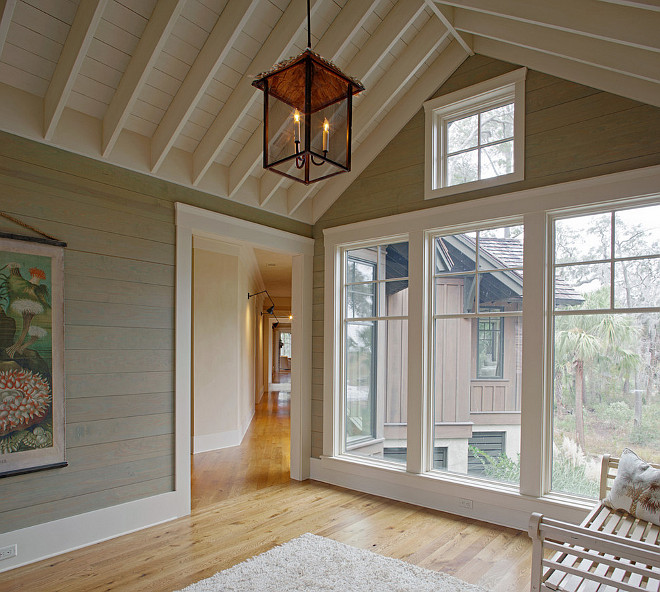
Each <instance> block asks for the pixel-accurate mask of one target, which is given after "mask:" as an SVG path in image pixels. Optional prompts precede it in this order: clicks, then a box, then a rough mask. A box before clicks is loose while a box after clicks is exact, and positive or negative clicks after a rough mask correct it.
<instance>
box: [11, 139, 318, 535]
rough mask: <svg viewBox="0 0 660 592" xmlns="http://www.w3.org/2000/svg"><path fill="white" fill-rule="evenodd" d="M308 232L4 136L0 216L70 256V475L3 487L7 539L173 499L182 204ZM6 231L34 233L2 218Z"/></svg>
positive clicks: (41, 476)
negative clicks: (177, 212) (84, 516)
mask: <svg viewBox="0 0 660 592" xmlns="http://www.w3.org/2000/svg"><path fill="white" fill-rule="evenodd" d="M177 201H178V202H184V203H189V204H191V205H195V206H199V207H203V208H206V209H209V210H213V211H217V212H221V213H224V214H228V215H232V216H235V217H238V218H243V219H251V220H252V221H256V222H260V223H268V225H269V226H274V227H278V228H280V229H283V230H288V231H290V232H297V233H299V234H304V235H306V236H309V235H310V234H311V227H310V226H309V225H306V224H302V223H299V222H296V221H293V220H288V219H285V218H281V217H278V216H273V215H271V216H270V217H269V218H268V220H267V221H266V220H264V215H263V214H262V213H261V212H258V211H256V210H254V209H253V208H249V207H247V206H244V205H242V204H238V203H234V202H229V201H227V200H222V199H219V198H217V197H213V196H210V195H208V194H204V193H203V192H199V191H193V190H189V189H186V188H183V187H180V186H176V185H174V184H172V183H167V182H165V181H161V180H158V179H155V178H152V177H149V176H147V175H141V174H137V173H133V172H130V171H125V170H122V169H119V168H117V167H114V166H112V165H107V164H104V163H101V162H98V161H93V160H91V159H88V158H84V157H81V156H78V155H73V154H71V153H67V152H64V151H62V150H59V149H57V148H53V147H48V146H44V145H41V144H38V143H36V142H32V141H29V140H25V139H21V138H18V137H16V136H13V135H10V134H6V133H2V132H0V211H1V212H6V213H7V214H10V215H11V216H13V217H15V218H18V219H20V220H22V221H23V222H25V223H27V224H30V225H32V226H34V227H36V228H38V229H39V230H42V231H43V232H46V233H48V234H50V235H52V236H55V237H57V238H58V239H60V240H62V241H65V242H66V243H67V245H68V246H67V248H66V249H65V255H64V271H65V286H64V295H65V347H66V351H65V409H66V460H67V462H68V466H67V467H64V468H59V469H52V470H44V471H38V472H34V473H27V474H23V475H15V476H10V477H5V478H1V479H0V533H1V532H9V531H13V530H16V529H20V528H25V527H28V526H32V525H35V524H40V523H43V522H47V521H51V520H55V519H59V518H65V517H69V516H73V515H76V514H81V513H84V512H87V511H91V510H96V509H100V508H104V507H108V506H112V505H115V504H120V503H123V502H128V501H132V500H136V499H139V498H144V497H148V496H152V495H156V494H160V493H164V492H168V491H172V490H173V489H174V400H175V399H174V384H175V376H174V318H175V316H174V313H175V309H174V295H175V291H174V282H175V224H174V203H175V202H177ZM0 230H1V231H5V232H11V233H15V234H28V235H31V234H32V233H31V232H30V231H27V230H25V229H22V228H20V227H18V226H16V225H14V224H12V223H11V222H8V221H6V220H4V219H1V218H0Z"/></svg>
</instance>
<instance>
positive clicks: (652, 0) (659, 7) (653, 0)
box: [601, 0, 660, 12]
mask: <svg viewBox="0 0 660 592" xmlns="http://www.w3.org/2000/svg"><path fill="white" fill-rule="evenodd" d="M601 2H607V3H608V4H618V5H620V6H630V7H632V8H641V9H643V10H654V11H656V12H660V4H658V0H601Z"/></svg>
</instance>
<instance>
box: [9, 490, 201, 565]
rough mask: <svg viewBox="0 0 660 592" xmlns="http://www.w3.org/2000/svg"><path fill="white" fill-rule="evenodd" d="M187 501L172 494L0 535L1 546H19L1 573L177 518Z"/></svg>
mask: <svg viewBox="0 0 660 592" xmlns="http://www.w3.org/2000/svg"><path fill="white" fill-rule="evenodd" d="M188 498H189V496H186V495H184V494H181V493H178V492H176V491H172V492H169V493H162V494H160V495H155V496H152V497H147V498H143V499H139V500H135V501H132V502H126V503H124V504H119V505H116V506H111V507H109V508H103V509H101V510H94V511H92V512H85V513H84V514H78V515H76V516H71V517H69V518H61V519H59V520H53V521H52V522H45V523H44V524H37V525H36V526H29V527H27V528H21V529H19V530H14V531H12V532H6V533H3V534H0V547H6V546H9V545H17V547H18V554H17V556H16V557H12V558H11V559H5V560H3V561H2V562H0V572H4V571H7V570H9V569H14V568H17V567H20V566H22V565H27V564H28V563H34V562H35V561H40V560H42V559H47V558H49V557H53V556H54V555H60V554H62V553H67V552H68V551H73V550H75V549H79V548H81V547H86V546H88V545H93V544H95V543H100V542H101V541H106V540H108V539H112V538H115V537H118V536H121V535H124V534H128V533H131V532H135V531H136V530H141V529H143V528H147V527H149V526H155V525H156V524H160V523H162V522H167V521H169V520H174V519H175V518H180V517H181V516H185V515H187V514H189V513H190V506H189V504H188V503H186V500H187V499H188Z"/></svg>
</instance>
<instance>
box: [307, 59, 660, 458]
mask: <svg viewBox="0 0 660 592" xmlns="http://www.w3.org/2000/svg"><path fill="white" fill-rule="evenodd" d="M519 67H520V66H517V65H514V64H510V63H506V62H502V61H499V60H494V59H492V58H488V57H485V56H480V55H475V56H473V57H470V58H468V59H467V60H466V61H465V62H463V64H462V65H461V66H460V67H459V68H458V69H457V70H456V72H455V73H454V74H453V75H452V76H451V77H450V78H449V79H448V80H447V81H446V82H445V84H443V85H442V87H440V89H438V91H437V92H436V93H435V94H434V95H433V96H434V97H438V96H441V95H444V94H447V93H450V92H453V91H456V90H459V89H462V88H465V87H468V86H471V85H473V84H477V83H479V82H483V81H485V80H489V79H491V78H494V77H496V76H499V75H501V74H505V73H506V72H510V71H512V70H515V69H517V68H519ZM525 91H526V98H525V110H526V123H525V179H524V180H523V181H519V182H516V183H510V184H507V185H501V186H499V187H493V188H487V189H482V190H479V191H472V192H466V193H460V194H456V195H449V196H446V197H443V198H438V199H432V200H425V199H424V110H423V108H422V105H420V110H419V111H418V112H417V114H416V115H415V116H414V117H413V118H412V119H411V120H410V121H409V122H408V124H407V125H406V126H405V127H404V128H403V129H402V130H401V132H399V134H398V135H397V136H396V137H395V138H394V139H393V140H392V141H391V142H390V143H389V144H388V146H386V147H385V148H384V149H383V151H382V152H381V153H380V155H379V156H378V157H377V158H376V159H375V160H374V161H373V162H372V163H371V164H370V165H369V166H368V167H367V168H366V169H365V170H364V171H363V172H362V174H361V175H360V176H359V177H358V178H357V179H356V180H355V181H354V182H353V183H352V184H351V186H350V187H349V188H348V189H347V190H346V191H345V192H344V193H343V194H342V195H341V197H340V198H339V199H338V200H337V201H336V202H335V203H334V204H333V205H332V206H331V207H330V208H329V209H328V211H327V212H326V213H325V214H324V215H323V216H322V217H321V218H320V219H319V221H318V222H317V223H316V224H315V225H314V238H315V239H316V243H317V245H316V247H317V256H316V257H315V259H314V296H315V307H316V309H318V310H319V311H322V309H323V258H322V256H321V252H322V250H323V229H324V228H329V227H332V226H339V225H342V224H349V223H351V222H359V221H362V220H370V219H373V218H379V217H382V216H389V215H393V214H399V213H404V212H410V211H414V210H421V209H425V208H431V207H437V206H440V205H445V204H451V203H457V202H464V201H469V200H473V199H477V198H480V197H486V196H490V195H497V194H501V193H508V192H511V191H518V190H522V189H530V188H535V187H541V186H545V185H552V184H556V183H562V182H567V181H574V180H577V179H585V178H589V177H595V176H598V175H605V174H608V173H616V172H620V171H626V170H631V169H636V168H642V167H646V166H652V165H657V164H660V109H658V108H657V107H652V106H649V105H645V104H642V103H639V102H636V101H633V100H631V99H626V98H623V97H620V96H617V95H613V94H610V93H606V92H602V91H599V90H597V89H594V88H590V87H587V86H582V85H579V84H575V83H573V82H569V81H566V80H562V79H560V78H556V77H554V76H550V75H548V74H543V73H541V72H536V71H533V70H530V71H529V72H528V74H527V81H526V89H525ZM429 98H432V97H429ZM322 318H323V317H322V314H320V313H319V316H315V317H314V319H315V321H316V322H315V324H314V327H313V335H314V338H313V343H314V351H313V358H314V360H315V365H314V375H315V376H316V377H319V376H322V374H323V362H322V360H323V324H322ZM312 396H313V402H312V410H313V413H315V415H314V417H313V422H312V426H313V429H314V430H315V431H314V432H313V433H312V444H313V447H312V456H315V457H318V456H320V455H321V452H322V446H321V442H322V439H323V434H322V424H323V419H322V412H321V409H322V400H323V388H322V384H318V383H316V382H315V383H314V387H313V390H312ZM319 430H320V431H319Z"/></svg>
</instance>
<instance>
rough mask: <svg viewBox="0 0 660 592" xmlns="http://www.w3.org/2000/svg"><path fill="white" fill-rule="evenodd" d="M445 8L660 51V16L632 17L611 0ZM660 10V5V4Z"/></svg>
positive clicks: (506, 0)
mask: <svg viewBox="0 0 660 592" xmlns="http://www.w3.org/2000/svg"><path fill="white" fill-rule="evenodd" d="M438 2H441V3H442V5H444V6H448V7H454V8H459V9H463V10H470V11H474V12H479V13H481V14H484V15H491V16H495V17H502V18H506V19H510V20H512V21H520V22H523V23H529V24H531V25H538V26H540V27H546V28H549V29H554V30H557V31H565V32H567V33H575V34H578V35H584V36H586V37H593V38H595V39H601V40H603V41H608V42H612V43H617V44H622V45H629V46H631V47H638V48H640V49H647V50H651V51H658V52H660V35H658V29H659V27H660V15H658V16H656V15H653V14H646V15H645V18H644V19H638V18H635V19H634V20H633V19H632V18H631V16H634V15H630V10H629V9H627V8H625V7H623V6H619V5H617V4H614V3H612V4H610V3H608V2H607V0H581V1H580V2H576V1H575V0H553V2H552V4H551V5H550V4H545V5H543V4H539V3H536V2H519V1H518V0H436V3H438ZM659 7H660V5H659Z"/></svg>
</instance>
